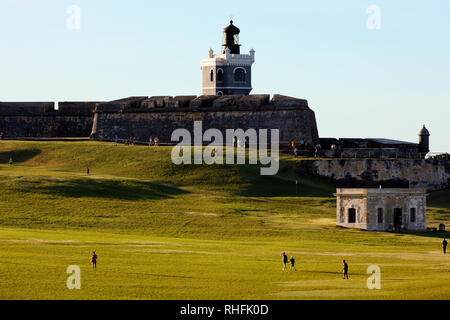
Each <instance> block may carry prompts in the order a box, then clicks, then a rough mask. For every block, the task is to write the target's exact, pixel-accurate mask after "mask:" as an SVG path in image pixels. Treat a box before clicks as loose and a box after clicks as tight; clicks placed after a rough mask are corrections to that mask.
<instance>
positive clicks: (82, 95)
mask: <svg viewBox="0 0 450 320" xmlns="http://www.w3.org/2000/svg"><path fill="white" fill-rule="evenodd" d="M74 6H75V8H76V9H75V10H70V9H71V8H74ZM78 9H79V19H77V17H78V14H77V12H78V11H77V10H78ZM230 17H232V18H233V21H234V24H235V25H236V26H237V27H239V28H240V30H241V33H240V38H239V40H240V42H241V44H242V46H241V53H247V52H248V51H249V50H250V49H251V48H254V50H255V51H256V53H255V59H256V62H255V63H254V65H253V67H252V86H253V91H252V93H253V94H258V93H265V94H277V93H278V94H284V95H289V96H293V97H297V98H302V99H307V100H308V103H309V106H310V108H312V109H313V110H314V112H315V115H316V120H317V124H318V130H319V136H320V137H336V138H340V137H347V138H351V137H353V138H356V137H360V138H390V139H398V140H404V141H410V142H417V141H418V136H417V133H418V131H419V129H420V128H421V127H422V125H423V124H425V125H426V127H427V128H428V129H429V131H430V134H431V136H430V149H431V151H432V152H450V130H449V119H450V1H448V0H434V1H425V0H395V1H392V0H385V1H381V0H371V1H366V0H342V1H335V0H317V1H300V0H295V1H286V0H278V1H273V0H271V1H265V0H259V1H253V0H241V1H225V2H224V1H211V0H209V1H195V0H192V1H170V0H166V1H149V0H146V1H144V0H128V1H125V0H70V1H66V0H0V39H1V43H2V45H1V47H0V48H1V49H0V101H107V100H113V99H118V98H123V97H127V96H133V95H143V96H154V95H171V96H174V95H193V94H196V95H200V94H201V78H200V76H201V73H200V60H201V59H203V58H207V56H208V50H209V48H212V49H213V50H215V51H216V52H218V51H220V49H221V47H220V45H221V41H222V29H223V28H224V27H226V26H227V25H228V23H229V20H230Z"/></svg>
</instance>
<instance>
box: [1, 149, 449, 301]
mask: <svg viewBox="0 0 450 320" xmlns="http://www.w3.org/2000/svg"><path fill="white" fill-rule="evenodd" d="M170 152H171V148H169V147H157V148H154V147H153V148H149V147H145V146H123V145H119V146H115V145H114V144H112V143H101V142H91V141H79V142H75V141H73V142H56V141H55V142H31V141H1V143H0V188H1V191H2V192H1V193H0V276H1V278H2V279H4V280H2V281H0V298H6V299H9V298H19V299H21V298H25V299H26V298H31V299H42V298H44V299H47V298H49V299H53V298H58V299H91V298H92V299H104V298H106V299H108V298H132V299H134V298H137V299H182V298H183V299H207V298H213V299H241V298H242V299H259V298H262V299H280V298H281V299H299V298H301V299H317V298H327V299H335V298H339V299H342V298H357V299H359V298H369V299H372V298H373V299H378V298H395V299H399V298H400V299H402V298H448V297H449V296H450V286H449V285H448V284H449V283H450V281H449V280H450V272H449V267H450V262H449V259H448V257H444V256H443V255H442V254H441V253H440V251H439V250H440V248H439V244H440V241H441V240H440V239H438V238H435V237H433V236H437V235H436V234H431V235H430V234H425V235H406V234H391V233H377V232H364V231H358V230H348V229H343V228H337V227H336V226H335V210H336V209H335V200H334V198H333V196H332V193H333V191H334V188H333V186H332V185H331V184H329V183H328V182H327V181H324V180H321V179H313V178H307V177H302V176H298V175H296V173H295V172H294V171H293V168H294V166H295V162H296V161H298V160H297V159H295V158H293V157H291V156H289V155H281V165H280V173H279V174H278V175H277V176H274V177H272V176H261V175H259V167H258V166H254V165H244V166H237V165H212V166H208V165H200V166H198V165H180V166H176V165H174V164H173V163H172V162H171V160H170ZM10 157H12V158H13V160H14V165H13V166H12V167H10V166H9V165H8V164H7V163H8V160H9V158H10ZM86 167H89V169H90V173H91V174H90V175H89V176H87V175H86ZM296 179H297V180H298V181H299V194H298V195H296V187H295V180H296ZM428 220H429V221H428V222H429V224H430V225H437V224H438V223H439V222H442V221H443V222H445V223H447V224H448V223H449V221H450V192H449V190H444V191H439V192H435V193H432V194H431V196H430V198H429V208H428ZM439 236H442V234H440V235H439ZM92 250H96V251H97V253H98V255H99V270H98V271H97V272H93V271H92V270H90V264H89V258H90V253H91V251H92ZM284 250H286V251H287V253H288V255H294V256H295V257H296V258H297V261H298V266H297V269H298V271H297V272H291V273H286V272H284V273H283V272H281V263H280V252H281V251H284ZM344 258H345V259H347V260H348V261H349V264H350V272H351V274H350V275H351V278H352V279H351V280H350V281H348V282H346V281H343V280H342V279H340V275H339V272H340V270H341V261H342V259H344ZM69 264H77V265H80V267H81V268H82V279H83V280H82V290H68V289H67V288H66V287H65V281H66V279H67V276H68V275H67V274H66V273H65V269H66V268H67V266H68V265H69ZM371 264H377V265H379V266H380V267H381V269H382V277H383V279H384V280H383V289H382V290H368V289H367V288H366V285H365V283H366V282H365V281H366V279H367V277H368V275H367V274H366V268H367V266H369V265H371ZM418 274H420V275H421V276H420V278H418V277H417V275H418ZM18 283H21V284H22V283H26V285H20V286H19V285H18Z"/></svg>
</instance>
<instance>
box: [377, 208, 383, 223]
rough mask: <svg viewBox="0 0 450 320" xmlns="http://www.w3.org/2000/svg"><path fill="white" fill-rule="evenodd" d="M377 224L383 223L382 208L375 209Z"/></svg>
mask: <svg viewBox="0 0 450 320" xmlns="http://www.w3.org/2000/svg"><path fill="white" fill-rule="evenodd" d="M377 222H378V223H383V208H378V209H377Z"/></svg>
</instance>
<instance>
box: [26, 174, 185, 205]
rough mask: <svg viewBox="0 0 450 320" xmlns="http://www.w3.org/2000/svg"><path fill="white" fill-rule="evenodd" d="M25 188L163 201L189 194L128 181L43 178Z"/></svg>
mask: <svg viewBox="0 0 450 320" xmlns="http://www.w3.org/2000/svg"><path fill="white" fill-rule="evenodd" d="M27 184H28V185H27V186H23V191H25V192H32V193H42V194H51V195H55V196H61V197H71V198H83V197H86V198H105V199H121V200H161V199H169V198H173V196H176V195H181V194H186V193H189V192H188V191H185V190H181V189H178V188H175V187H170V186H163V185H160V184H157V183H152V182H141V181H129V180H94V179H88V178H85V179H75V180H69V181H67V180H40V181H36V182H34V183H32V182H28V183H27Z"/></svg>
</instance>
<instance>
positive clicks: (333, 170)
mask: <svg viewBox="0 0 450 320" xmlns="http://www.w3.org/2000/svg"><path fill="white" fill-rule="evenodd" d="M296 170H297V171H298V172H299V173H301V174H307V175H315V176H321V177H325V178H329V179H332V180H333V181H334V182H335V184H336V186H337V187H352V188H355V187H363V188H378V187H379V185H381V186H382V187H397V188H398V187H401V188H410V187H411V188H425V189H428V190H439V189H444V188H449V187H450V160H445V159H441V160H435V159H426V160H424V159H420V160H419V159H418V160H412V159H401V160H400V159H399V160H395V159H386V160H380V159H330V160H328V159H326V160H325V159H320V160H301V161H299V162H298V165H297V169H296Z"/></svg>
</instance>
